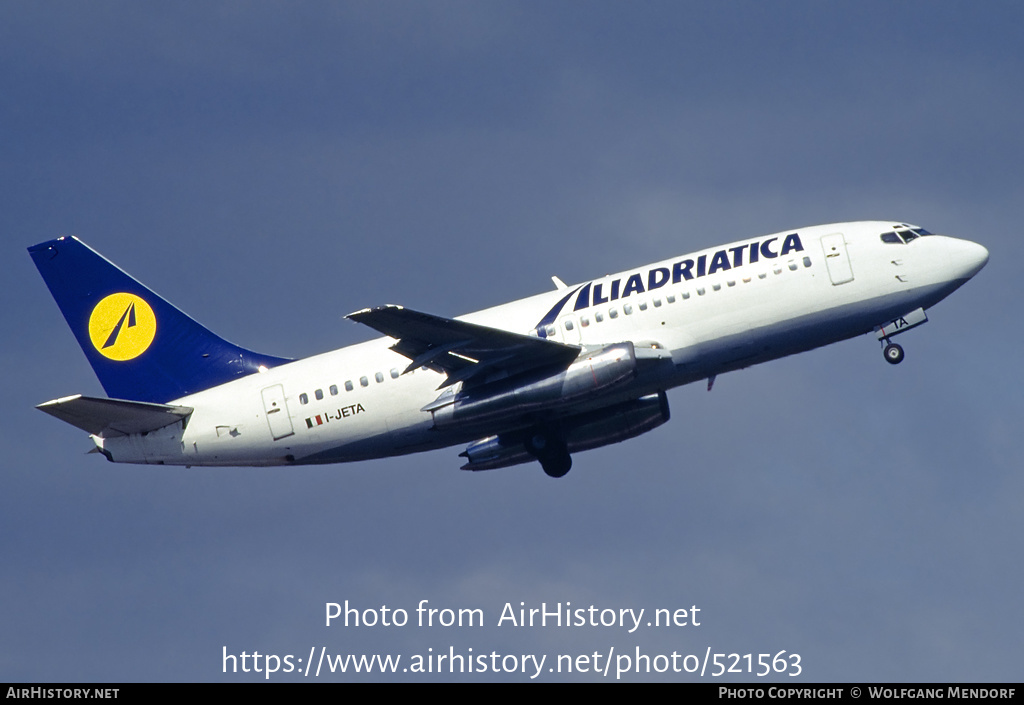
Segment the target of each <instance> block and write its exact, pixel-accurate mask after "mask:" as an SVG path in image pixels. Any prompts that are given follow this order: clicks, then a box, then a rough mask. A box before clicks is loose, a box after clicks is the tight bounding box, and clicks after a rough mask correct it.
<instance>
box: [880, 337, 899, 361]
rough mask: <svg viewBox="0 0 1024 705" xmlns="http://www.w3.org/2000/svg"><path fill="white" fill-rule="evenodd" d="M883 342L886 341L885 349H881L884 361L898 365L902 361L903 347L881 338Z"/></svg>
mask: <svg viewBox="0 0 1024 705" xmlns="http://www.w3.org/2000/svg"><path fill="white" fill-rule="evenodd" d="M882 342H883V343H888V344H887V345H886V346H885V349H884V350H882V355H884V356H885V361H886V362H888V363H889V364H890V365H898V364H900V363H901V362H903V357H904V352H903V348H902V347H900V346H899V345H897V344H896V343H890V342H889V341H888V339H886V340H883V341H882Z"/></svg>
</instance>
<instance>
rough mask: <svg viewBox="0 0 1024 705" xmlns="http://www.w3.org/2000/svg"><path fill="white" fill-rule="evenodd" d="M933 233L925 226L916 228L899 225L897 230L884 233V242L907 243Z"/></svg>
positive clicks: (891, 243) (893, 243)
mask: <svg viewBox="0 0 1024 705" xmlns="http://www.w3.org/2000/svg"><path fill="white" fill-rule="evenodd" d="M926 235H931V233H930V232H928V231H927V230H925V229H924V228H915V227H913V226H911V225H906V224H903V225H898V226H896V229H895V230H891V231H889V232H887V233H882V234H881V236H880V237H881V238H882V242H884V243H888V244H890V245H900V244H906V243H908V242H910V241H911V240H916V239H917V238H919V237H925V236H926Z"/></svg>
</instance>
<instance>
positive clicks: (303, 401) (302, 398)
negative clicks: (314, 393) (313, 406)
mask: <svg viewBox="0 0 1024 705" xmlns="http://www.w3.org/2000/svg"><path fill="white" fill-rule="evenodd" d="M299 403H300V404H308V403H309V397H307V396H306V393H305V392H303V393H302V394H300V395H299Z"/></svg>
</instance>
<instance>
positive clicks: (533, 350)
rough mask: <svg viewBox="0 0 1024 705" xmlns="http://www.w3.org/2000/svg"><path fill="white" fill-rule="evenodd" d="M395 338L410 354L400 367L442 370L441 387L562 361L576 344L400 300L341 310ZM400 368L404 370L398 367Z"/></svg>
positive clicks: (568, 358) (397, 348) (401, 351)
mask: <svg viewBox="0 0 1024 705" xmlns="http://www.w3.org/2000/svg"><path fill="white" fill-rule="evenodd" d="M346 318H349V319H351V320H353V321H357V322H359V323H363V324H365V325H368V326H370V327H371V328H373V329H375V330H378V331H380V332H381V333H383V334H384V335H387V336H390V337H392V338H395V339H396V342H395V344H394V345H392V346H391V349H392V350H394V351H395V352H397V353H399V354H400V355H404V356H405V357H407V358H409V359H410V360H412V362H411V363H410V364H409V366H408V367H407V368H406V369H405V372H409V371H410V370H414V369H416V368H417V367H427V368H429V369H432V370H435V371H437V372H442V373H444V374H446V375H447V376H448V378H447V379H446V380H445V382H444V384H442V385H441V387H447V386H449V385H452V384H455V383H456V382H468V381H470V380H472V379H473V378H475V377H478V376H480V375H484V374H490V373H493V372H505V373H507V374H509V375H513V374H517V373H519V372H524V371H526V370H531V369H535V368H538V367H547V366H567V365H569V363H571V362H572V361H573V360H575V359H576V357H577V356H578V355H579V353H580V348H579V347H578V346H576V345H565V344H563V343H558V342H555V341H552V340H546V339H542V338H534V337H532V336H529V335H521V334H519V333H511V332H509V331H505V330H500V329H498V328H491V327H490V326H481V325H478V324H475V323H466V322H465V321H456V320H454V319H451V318H443V317H441V316H434V315H431V314H429V313H421V312H419V311H413V310H411V309H408V308H403V307H402V306H394V305H390V306H378V307H377V308H364V309H363V310H362V311H356V312H355V313H350V314H349V315H347V316H346ZM403 374H404V372H403Z"/></svg>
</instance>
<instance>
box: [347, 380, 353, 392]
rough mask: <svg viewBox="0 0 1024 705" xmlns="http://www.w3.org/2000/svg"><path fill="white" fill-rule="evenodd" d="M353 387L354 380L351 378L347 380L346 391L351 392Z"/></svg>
mask: <svg viewBox="0 0 1024 705" xmlns="http://www.w3.org/2000/svg"><path fill="white" fill-rule="evenodd" d="M352 389H353V387H352V380H350V379H347V380H345V391H346V392H351V391H352Z"/></svg>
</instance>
